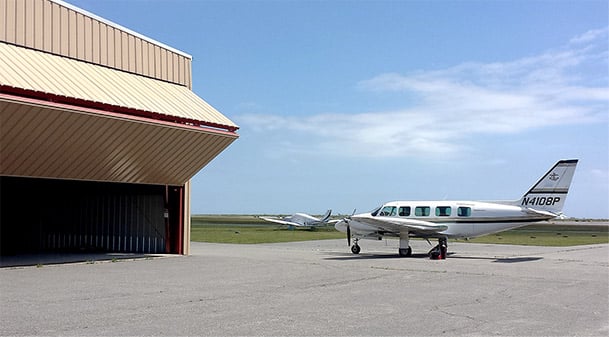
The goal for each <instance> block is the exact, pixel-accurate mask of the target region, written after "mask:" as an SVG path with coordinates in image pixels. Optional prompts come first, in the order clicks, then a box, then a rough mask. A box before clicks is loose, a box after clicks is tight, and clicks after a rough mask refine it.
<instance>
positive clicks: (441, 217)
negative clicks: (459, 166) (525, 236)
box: [335, 159, 578, 259]
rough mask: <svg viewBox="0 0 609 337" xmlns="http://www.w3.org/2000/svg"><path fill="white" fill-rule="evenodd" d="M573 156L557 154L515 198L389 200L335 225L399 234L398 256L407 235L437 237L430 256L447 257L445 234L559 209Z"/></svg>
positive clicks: (484, 230)
mask: <svg viewBox="0 0 609 337" xmlns="http://www.w3.org/2000/svg"><path fill="white" fill-rule="evenodd" d="M577 162H578V160H577V159H570V160H560V161H558V162H557V163H556V164H555V165H554V166H552V168H551V169H550V170H549V171H548V172H547V173H546V174H544V175H543V176H542V177H541V179H539V181H537V183H535V184H534V185H533V187H531V188H530V189H529V190H528V191H527V192H526V193H525V194H524V195H523V196H522V198H520V199H519V200H515V201H491V202H489V201H392V202H388V203H386V204H384V205H382V206H380V207H378V208H376V209H375V210H373V211H372V212H370V213H362V214H357V215H352V216H349V217H346V218H344V219H342V220H340V221H338V222H337V223H336V224H335V228H336V229H337V230H339V231H341V232H345V233H347V243H348V245H350V246H351V237H353V238H354V239H355V243H354V245H353V246H352V247H351V252H352V253H353V254H358V253H359V252H360V247H359V245H358V241H359V239H377V240H380V239H382V237H383V236H394V237H399V238H400V248H399V251H398V252H399V254H400V256H410V255H411V254H412V249H411V247H410V245H409V239H410V238H411V237H420V238H425V239H427V240H428V241H429V239H430V238H437V239H438V245H437V246H436V247H434V248H433V249H432V250H431V251H430V252H429V254H430V256H431V257H432V258H440V259H444V258H446V249H447V240H448V238H473V237H477V236H482V235H487V234H492V233H497V232H501V231H504V230H507V229H512V228H517V227H521V226H525V225H528V224H530V223H532V222H537V221H544V220H549V219H552V218H555V217H559V216H561V215H562V213H561V212H562V208H563V205H564V203H565V200H566V197H567V193H568V192H569V186H570V185H571V180H572V179H573V174H574V173H575V167H576V166H577ZM354 213H355V212H354Z"/></svg>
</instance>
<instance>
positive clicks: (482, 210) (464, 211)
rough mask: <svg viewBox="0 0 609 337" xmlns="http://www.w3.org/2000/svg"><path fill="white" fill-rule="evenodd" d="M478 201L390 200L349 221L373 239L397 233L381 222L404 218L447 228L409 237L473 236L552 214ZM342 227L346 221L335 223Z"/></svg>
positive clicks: (357, 229) (530, 221)
mask: <svg viewBox="0 0 609 337" xmlns="http://www.w3.org/2000/svg"><path fill="white" fill-rule="evenodd" d="M508 203H510V202H505V203H496V202H481V201H392V202H389V203H386V204H384V205H383V206H381V207H379V208H377V209H375V210H374V211H372V212H370V213H362V214H356V215H353V216H352V217H351V221H350V222H349V225H350V226H351V230H352V231H353V232H354V233H359V234H360V235H362V238H371V239H377V238H379V237H381V236H399V234H400V233H399V232H398V231H396V230H395V229H394V228H393V226H391V225H383V223H387V222H391V221H395V222H396V223H399V222H400V220H408V221H409V223H416V221H421V223H434V224H442V225H445V226H446V227H447V228H446V230H444V231H441V232H437V233H430V234H428V235H425V234H415V233H410V234H409V236H411V237H428V238H437V237H446V238H473V237H477V236H482V235H487V234H492V233H496V232H500V231H504V230H507V229H511V228H516V227H521V226H523V225H526V224H528V223H532V222H537V221H543V220H548V219H551V218H553V217H554V215H552V214H540V213H539V212H535V211H532V210H530V209H528V208H526V207H521V206H517V205H511V204H508ZM337 229H338V230H340V231H343V232H344V231H346V223H340V224H337Z"/></svg>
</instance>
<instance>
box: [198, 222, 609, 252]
mask: <svg viewBox="0 0 609 337" xmlns="http://www.w3.org/2000/svg"><path fill="white" fill-rule="evenodd" d="M191 221H192V223H191V224H192V228H191V240H192V241H199V242H216V243H240V244H255V243H275V242H292V241H307V240H325V239H342V238H345V234H344V233H341V232H338V231H336V230H335V229H334V227H333V226H326V227H319V228H315V229H307V228H295V229H293V230H290V229H288V228H287V226H281V225H274V224H270V223H268V222H266V221H264V220H261V219H258V218H257V217H255V216H252V215H195V216H192V218H191ZM608 230H609V226H608V225H607V223H606V222H602V223H600V224H594V225H591V224H588V223H587V222H581V223H575V222H573V221H569V222H557V223H556V224H536V225H530V226H525V227H521V228H518V229H513V230H508V231H505V232H501V233H497V234H491V235H487V236H483V237H479V238H475V239H471V240H469V241H468V242H474V243H500V244H518V245H534V246H575V245H587V244H595V243H609V231H608ZM457 241H462V242H463V241H465V240H457Z"/></svg>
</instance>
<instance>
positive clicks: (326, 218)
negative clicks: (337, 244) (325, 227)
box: [319, 209, 332, 223]
mask: <svg viewBox="0 0 609 337" xmlns="http://www.w3.org/2000/svg"><path fill="white" fill-rule="evenodd" d="M331 215H332V210H331V209H329V210H327V211H326V214H324V216H323V217H322V218H321V220H320V221H319V222H321V223H326V222H328V220H330V216H331Z"/></svg>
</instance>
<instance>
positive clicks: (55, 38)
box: [50, 3, 61, 55]
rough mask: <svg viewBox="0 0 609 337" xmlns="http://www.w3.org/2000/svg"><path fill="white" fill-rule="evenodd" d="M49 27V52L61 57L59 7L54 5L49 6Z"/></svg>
mask: <svg viewBox="0 0 609 337" xmlns="http://www.w3.org/2000/svg"><path fill="white" fill-rule="evenodd" d="M51 26H52V27H51V32H52V33H51V34H52V42H51V50H50V52H52V53H55V54H59V55H61V7H60V6H59V5H58V4H56V3H53V4H52V5H51Z"/></svg>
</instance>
